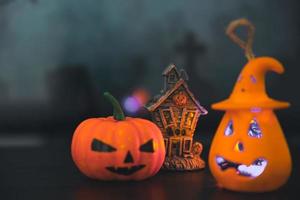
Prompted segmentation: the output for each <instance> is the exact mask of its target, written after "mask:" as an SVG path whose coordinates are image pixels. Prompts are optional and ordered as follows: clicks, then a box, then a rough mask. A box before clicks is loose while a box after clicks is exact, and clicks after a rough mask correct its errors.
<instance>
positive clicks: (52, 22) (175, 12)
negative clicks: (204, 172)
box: [0, 0, 300, 193]
mask: <svg viewBox="0 0 300 200" xmlns="http://www.w3.org/2000/svg"><path fill="white" fill-rule="evenodd" d="M299 9H300V3H299V1H297V0H294V1H293V0H287V1H282V0H264V1H261V0H251V1H250V0H249V1H240V0H226V1H221V0H209V1H208V0H207V1H205V0H185V1H180V0H174V1H170V0H167V1H161V0H160V1H158V0H152V1H146V0H126V1H124V0H113V1H112V0H101V1H98V0H84V1H80V0H0V71H1V73H0V91H1V92H0V147H1V149H0V150H1V152H2V153H3V152H7V154H5V156H4V157H5V159H4V160H6V161H7V162H8V163H11V165H12V166H15V169H16V170H17V171H18V170H21V171H22V167H24V166H27V167H28V165H29V166H31V165H30V164H28V163H27V162H28V160H30V159H33V160H35V158H44V157H43V156H42V155H41V154H37V155H36V151H35V150H33V149H34V148H44V147H45V146H47V144H53V145H54V147H55V151H56V153H53V154H55V156H54V157H53V155H52V154H51V155H52V157H51V156H50V158H49V159H50V160H51V158H52V159H54V160H55V161H59V162H61V163H67V164H66V165H62V166H64V168H63V169H68V168H70V167H73V168H72V169H73V170H74V173H75V174H76V173H77V174H76V175H77V176H78V175H79V174H78V172H77V171H76V169H75V168H74V166H73V165H72V161H71V160H70V157H69V152H68V150H69V149H68V145H69V143H70V140H71V136H72V134H73V131H74V129H75V128H76V126H77V125H78V123H79V122H81V121H82V120H84V119H86V118H89V117H97V116H108V115H111V113H112V108H111V106H110V104H109V103H108V102H107V101H106V100H105V99H104V98H103V97H102V94H103V92H105V91H110V92H111V93H112V94H113V95H114V96H116V97H117V98H118V99H119V100H120V102H121V103H122V105H123V102H124V100H125V99H126V98H127V97H128V96H131V95H132V94H133V93H134V92H135V91H136V90H137V89H142V90H143V91H145V92H146V93H147V94H149V96H151V97H152V96H154V95H156V94H158V93H159V91H160V90H161V89H162V87H163V79H162V77H161V73H162V71H163V70H164V69H165V67H167V66H168V65H169V64H170V63H174V64H176V66H177V67H178V68H179V69H180V68H183V69H185V70H186V71H187V73H188V74H189V77H190V81H189V82H188V84H189V86H190V89H191V90H192V92H193V93H194V94H195V96H196V98H197V99H198V100H199V101H200V103H201V104H202V105H203V106H204V107H205V108H206V109H208V111H209V114H208V115H207V116H205V117H202V118H200V120H199V122H198V127H197V135H196V139H198V140H201V141H202V142H203V143H204V146H205V149H204V157H205V158H206V157H207V153H208V149H209V145H210V142H211V139H212V137H213V135H214V132H215V129H216V127H217V125H218V123H219V121H220V119H221V116H222V114H223V113H222V112H217V111H213V110H211V109H210V105H211V104H212V103H214V102H217V101H220V100H222V99H225V98H227V97H228V96H229V94H230V92H231V90H232V87H233V85H234V83H235V80H236V78H237V76H238V74H239V72H240V70H241V69H242V67H243V65H244V64H245V63H246V58H245V57H244V52H243V51H242V50H241V49H240V48H239V47H238V46H237V45H236V44H234V43H233V42H232V41H231V40H230V39H229V38H228V37H227V36H226V35H225V29H226V26H227V25H228V23H229V22H230V21H231V20H234V19H237V18H241V17H246V18H248V19H249V20H251V21H252V22H253V23H254V24H255V26H256V35H255V39H254V46H253V50H254V53H255V54H256V55H257V56H272V57H275V58H277V59H279V60H280V61H281V62H282V63H283V64H284V66H285V69H286V73H285V74H283V75H280V76H279V75H276V74H268V76H267V89H268V93H269V95H270V96H271V97H274V98H276V99H279V100H286V101H289V102H291V104H292V107H291V108H289V109H286V110H280V111H278V112H276V114H277V116H278V118H279V120H280V122H281V124H282V127H283V129H284V131H285V135H286V137H287V139H288V143H289V145H290V146H293V148H292V149H293V151H292V155H297V154H296V152H295V151H296V150H298V149H299V142H300V139H299V130H300V125H299V124H300V123H299V120H300V115H299V114H300V112H299V111H300V104H299V102H300V93H299V89H298V87H299V86H298V85H299V78H298V77H299V73H300V67H299V66H298V65H299V63H298V57H299V56H298V55H299V47H300V45H299V44H300V18H299V15H300V14H299ZM125 112H126V114H127V115H129V116H135V117H143V118H150V115H149V113H148V112H147V111H146V110H145V109H143V108H141V109H140V110H139V111H137V112H128V111H126V110H125ZM58 138H62V139H58ZM56 140H58V141H63V142H58V143H57V146H55V144H56V142H55V141H56ZM27 147H28V148H30V150H28V154H25V155H24V156H25V158H26V155H27V156H28V157H30V156H31V157H30V158H28V159H25V158H24V160H23V161H22V162H21V161H20V162H17V161H16V162H14V161H11V160H14V159H17V158H13V159H11V158H10V156H11V155H15V154H17V153H16V152H15V151H17V150H18V149H23V148H27ZM56 147H57V148H56ZM22 151H23V150H22ZM45 151H47V150H45ZM17 152H18V151H17ZM42 152H43V151H42ZM48 153H49V152H48ZM56 156H57V157H56ZM59 156H60V157H59ZM45 162H46V161H45ZM47 162H49V163H52V162H51V161H47ZM47 162H46V164H45V163H44V162H42V163H44V164H41V163H39V162H38V161H37V160H35V162H33V163H35V164H36V165H33V166H35V167H33V168H32V166H31V168H30V167H28V169H31V170H35V169H36V168H37V170H38V169H40V167H41V166H48V168H47V169H48V171H51V169H53V168H54V169H56V168H55V167H53V166H52V165H51V166H52V168H51V167H50V165H48V164H47ZM52 164H53V163H52ZM66 166H67V167H66ZM56 167H57V166H56ZM25 168H26V167H25ZM4 169H6V168H4ZM13 169H14V168H13ZM6 170H8V169H6ZM56 170H57V169H56ZM4 171H5V170H4ZM75 171H76V172H75ZM8 172H9V170H8ZM19 172H20V171H19ZM32 173H34V172H32ZM44 173H46V172H44ZM52 173H53V174H55V171H54V172H51V173H50V174H52ZM60 173H61V174H63V172H60ZM20 174H21V172H20ZM40 174H41V175H40V176H41V177H43V176H44V174H43V173H42V172H40ZM58 174H59V173H58ZM48 176H50V175H49V174H48ZM72 176H73V174H72V175H70V176H69V177H72ZM26 179H27V180H28V179H30V177H26ZM12 180H16V182H17V181H19V179H18V177H15V179H12ZM70 180H72V178H70ZM292 180H295V179H292ZM29 181H30V180H29ZM39 181H40V179H39V180H37V182H39ZM12 182H13V183H15V181H12ZM3 183H4V184H2V186H3V185H7V183H10V182H9V181H8V182H5V181H4V182H3ZM13 183H12V185H11V186H10V185H9V184H8V187H9V188H10V189H11V190H12V191H13V189H12V188H14V184H13ZM31 183H32V184H33V185H35V184H34V180H33V181H32V182H31ZM42 183H43V182H42ZM50 183H51V180H50ZM292 183H296V181H295V182H292ZM24 185H25V183H24ZM29 185H30V184H29ZM295 185H296V184H295ZM16 187H19V186H16ZM20 187H21V188H22V184H21V186H20ZM23 189H24V188H23ZM24 190H25V191H26V189H24ZM45 190H46V189H45ZM41 193H43V192H41Z"/></svg>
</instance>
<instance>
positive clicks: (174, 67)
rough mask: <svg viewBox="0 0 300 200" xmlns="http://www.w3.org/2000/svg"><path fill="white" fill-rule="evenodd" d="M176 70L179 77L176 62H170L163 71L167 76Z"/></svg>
mask: <svg viewBox="0 0 300 200" xmlns="http://www.w3.org/2000/svg"><path fill="white" fill-rule="evenodd" d="M173 69H174V70H175V73H176V74H177V76H178V77H179V73H178V71H177V68H176V66H175V65H174V64H170V65H169V66H168V67H167V68H166V69H165V70H164V71H163V73H162V75H163V76H167V75H168V74H169V73H170V72H171V71H172V70H173Z"/></svg>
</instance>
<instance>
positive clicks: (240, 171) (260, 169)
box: [209, 57, 291, 192]
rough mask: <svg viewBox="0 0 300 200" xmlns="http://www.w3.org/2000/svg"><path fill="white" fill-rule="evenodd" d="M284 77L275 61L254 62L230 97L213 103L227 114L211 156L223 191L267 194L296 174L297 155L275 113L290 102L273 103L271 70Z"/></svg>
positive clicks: (249, 64)
mask: <svg viewBox="0 0 300 200" xmlns="http://www.w3.org/2000/svg"><path fill="white" fill-rule="evenodd" d="M269 70H271V71H274V72H277V73H283V71H284V68H283V66H282V65H281V63H279V62H278V61H277V60H275V59H274V58H270V57H258V58H251V59H249V62H248V63H247V64H246V65H245V67H244V69H243V70H242V72H241V74H240V76H239V78H238V80H237V82H236V85H235V87H234V89H233V92H232V93H231V95H230V97H229V99H227V100H224V101H222V102H219V103H216V104H213V105H212V108H213V109H216V110H225V111H226V113H225V115H224V116H223V118H222V121H221V123H220V125H219V127H218V129H217V131H216V134H215V136H214V139H213V141H212V144H211V148H210V152H209V167H210V170H211V172H212V174H213V176H214V177H215V178H216V180H217V182H218V185H219V186H220V187H223V188H226V189H230V190H235V191H247V192H263V191H271V190H274V189H277V188H278V187H280V186H281V185H283V184H284V183H285V182H286V181H287V180H288V177H289V175H290V173H291V157H290V152H289V149H288V145H287V142H286V140H285V137H284V134H283V131H282V129H281V127H280V124H279V122H278V120H277V118H276V116H275V114H274V112H273V109H280V108H286V107H288V106H289V103H287V102H281V101H277V100H273V99H271V98H270V97H268V95H267V94H266V91H265V73H266V72H267V71H269Z"/></svg>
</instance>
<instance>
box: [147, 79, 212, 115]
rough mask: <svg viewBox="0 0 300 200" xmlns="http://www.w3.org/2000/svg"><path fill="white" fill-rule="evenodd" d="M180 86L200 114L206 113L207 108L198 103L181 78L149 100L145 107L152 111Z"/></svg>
mask: <svg viewBox="0 0 300 200" xmlns="http://www.w3.org/2000/svg"><path fill="white" fill-rule="evenodd" d="M180 86H183V87H184V88H185V89H186V91H187V94H188V95H189V96H190V97H191V99H192V101H193V102H194V103H195V105H196V106H197V107H198V109H199V110H200V113H201V114H202V115H206V114H207V110H206V109H205V108H204V107H202V106H201V105H200V103H199V102H198V101H197V100H196V99H195V97H194V95H193V94H192V92H191V91H190V90H189V88H188V86H187V84H186V82H185V81H184V80H183V79H180V80H179V81H178V82H177V83H176V84H175V85H174V87H173V88H171V89H170V90H167V91H166V92H164V94H161V95H160V96H159V97H157V98H155V99H153V100H152V101H150V102H149V103H148V104H147V105H146V108H147V109H148V110H149V111H150V112H152V111H154V110H155V109H156V108H157V107H158V106H159V105H161V104H162V103H163V102H164V101H165V100H166V99H167V98H168V97H169V96H170V95H171V94H172V93H173V92H175V91H176V90H177V89H178V88H179V87H180Z"/></svg>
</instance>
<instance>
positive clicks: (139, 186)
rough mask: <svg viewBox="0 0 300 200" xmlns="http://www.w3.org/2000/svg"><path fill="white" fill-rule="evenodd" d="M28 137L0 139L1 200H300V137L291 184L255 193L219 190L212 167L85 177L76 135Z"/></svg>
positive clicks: (292, 147) (295, 147) (294, 149)
mask: <svg viewBox="0 0 300 200" xmlns="http://www.w3.org/2000/svg"><path fill="white" fill-rule="evenodd" d="M14 137H15V139H14ZM24 138H25V139H24ZM26 138H27V137H26V136H25V137H24V136H22V137H21V138H19V139H18V136H13V140H11V139H10V140H7V138H6V139H5V138H4V139H3V138H2V140H3V141H2V142H1V141H0V156H1V165H0V173H1V178H0V199H1V200H2V199H3V200H6V199H74V200H90V199H91V200H94V199H132V200H134V199H143V200H147V199H155V200H165V199H186V200H189V199H221V200H222V199H251V200H253V199H297V198H296V197H297V196H294V195H295V193H296V191H297V189H300V186H299V183H300V181H299V178H300V175H299V172H298V170H297V169H299V160H300V159H299V154H298V153H299V143H300V141H299V140H297V139H290V140H288V141H289V145H290V150H291V152H292V157H293V172H292V176H291V177H290V179H289V181H288V183H287V184H286V185H285V186H283V187H282V188H280V189H279V190H277V191H274V192H269V193H261V194H250V193H237V192H231V191H227V190H222V189H219V188H218V187H216V182H215V180H214V179H213V177H212V175H211V174H210V172H209V168H208V166H207V167H206V168H205V169H204V170H201V171H195V172H166V171H161V172H159V173H158V174H157V175H155V176H154V177H152V178H149V179H147V180H144V181H140V182H103V181H95V180H91V179H88V178H86V177H85V176H83V175H82V174H81V173H80V172H79V171H78V170H77V168H76V167H75V165H74V164H73V161H72V159H71V157H70V148H69V147H70V137H65V138H63V137H57V136H51V137H50V136H48V137H46V138H39V137H36V136H28V138H32V140H29V139H28V138H27V139H26ZM0 139H1V138H0ZM209 140H210V139H209ZM209 140H207V141H204V142H203V143H204V153H203V158H204V160H207V154H208V148H209V146H208V143H209ZM16 141H19V142H16ZM9 144H10V145H9ZM297 154H298V155H297Z"/></svg>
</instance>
